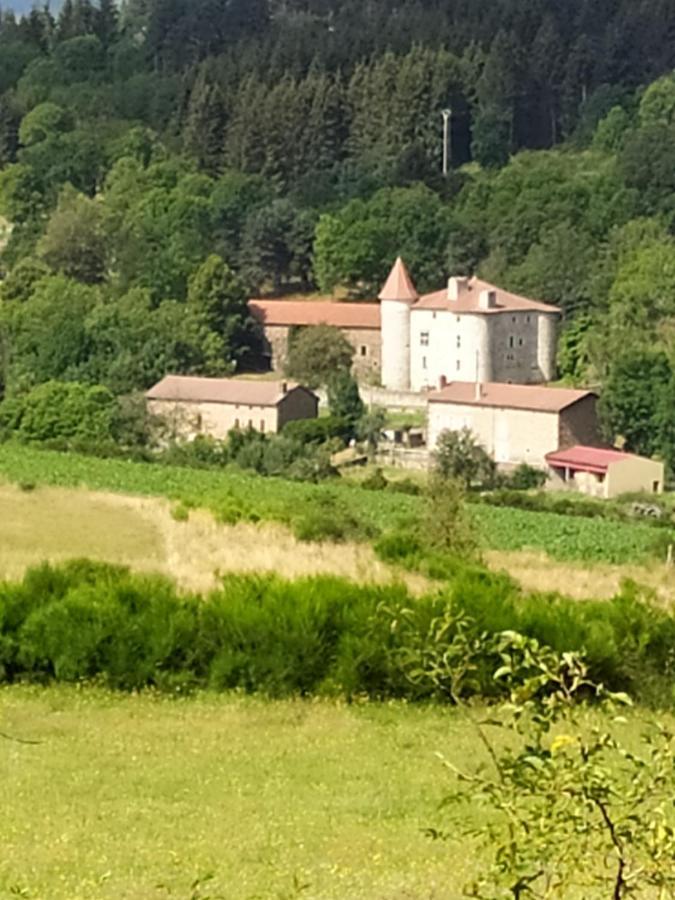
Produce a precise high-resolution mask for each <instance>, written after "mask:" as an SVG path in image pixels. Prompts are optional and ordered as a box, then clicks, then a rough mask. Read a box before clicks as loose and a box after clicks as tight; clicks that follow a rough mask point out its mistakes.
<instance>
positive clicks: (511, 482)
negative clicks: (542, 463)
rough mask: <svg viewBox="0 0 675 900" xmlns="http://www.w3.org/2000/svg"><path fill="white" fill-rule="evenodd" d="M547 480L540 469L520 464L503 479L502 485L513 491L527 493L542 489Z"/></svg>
mask: <svg viewBox="0 0 675 900" xmlns="http://www.w3.org/2000/svg"><path fill="white" fill-rule="evenodd" d="M547 479H548V475H547V474H546V472H544V471H543V470H542V469H537V468H535V467H534V466H528V464H527V463H521V464H520V465H519V466H516V468H515V469H514V470H513V472H511V473H510V474H509V475H507V476H506V477H505V478H504V483H505V485H506V486H507V487H510V488H511V489H512V490H514V491H529V490H533V489H539V488H543V486H544V485H545V484H546V481H547Z"/></svg>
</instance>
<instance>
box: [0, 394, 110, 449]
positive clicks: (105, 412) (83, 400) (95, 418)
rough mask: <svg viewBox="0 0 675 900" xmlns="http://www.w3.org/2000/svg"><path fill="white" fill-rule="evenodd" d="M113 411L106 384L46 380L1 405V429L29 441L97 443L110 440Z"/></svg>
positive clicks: (92, 445) (73, 444)
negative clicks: (103, 385) (102, 385)
mask: <svg viewBox="0 0 675 900" xmlns="http://www.w3.org/2000/svg"><path fill="white" fill-rule="evenodd" d="M116 412H117V410H116V401H115V398H114V397H113V395H112V394H111V393H110V391H109V390H108V389H107V388H104V387H100V386H94V387H91V386H89V385H85V384H78V383H77V382H60V381H48V382H46V383H45V384H41V385H39V386H38V387H36V388H33V390H32V391H30V392H29V393H28V394H26V395H25V396H23V397H19V398H13V399H11V400H6V401H4V402H3V403H2V404H1V405H0V430H2V432H4V433H5V434H6V435H7V434H14V435H15V436H16V437H18V438H19V439H20V440H23V441H28V442H31V443H49V442H63V444H64V445H65V446H75V445H77V446H88V447H96V445H98V444H104V445H107V444H111V443H112V442H113V431H114V422H115V417H116Z"/></svg>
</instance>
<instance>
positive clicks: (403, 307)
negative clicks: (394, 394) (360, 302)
mask: <svg viewBox="0 0 675 900" xmlns="http://www.w3.org/2000/svg"><path fill="white" fill-rule="evenodd" d="M418 299H419V295H418V293H417V291H416V290H415V285H414V284H413V281H412V278H411V277H410V275H409V274H408V270H407V269H406V267H405V263H404V262H403V260H402V259H401V257H400V256H399V257H398V259H397V260H396V262H395V263H394V267H393V269H392V270H391V272H390V273H389V278H387V282H386V284H385V286H384V287H383V288H382V291H381V292H380V319H381V328H382V331H381V334H382V385H383V387H385V388H389V390H393V391H407V390H409V389H410V307H411V306H412V305H413V303H415V302H416V301H417V300H418Z"/></svg>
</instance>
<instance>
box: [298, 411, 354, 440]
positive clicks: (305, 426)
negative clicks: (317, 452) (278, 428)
mask: <svg viewBox="0 0 675 900" xmlns="http://www.w3.org/2000/svg"><path fill="white" fill-rule="evenodd" d="M349 432H350V424H349V422H348V421H346V420H345V419H341V418H338V417H337V416H322V417H321V418H318V419H297V420H296V421H294V422H287V423H286V425H284V429H283V432H282V433H283V434H284V435H285V436H286V437H289V438H292V439H293V440H295V441H297V442H298V443H300V444H324V443H326V441H329V440H331V439H332V438H340V440H342V441H344V440H346V439H347V437H348V435H349Z"/></svg>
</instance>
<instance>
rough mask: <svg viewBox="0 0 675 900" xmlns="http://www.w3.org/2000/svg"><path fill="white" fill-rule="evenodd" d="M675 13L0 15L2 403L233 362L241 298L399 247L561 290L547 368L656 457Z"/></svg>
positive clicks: (654, 4)
mask: <svg viewBox="0 0 675 900" xmlns="http://www.w3.org/2000/svg"><path fill="white" fill-rule="evenodd" d="M674 30H675V2H674V0H641V2H635V0H592V2H591V0H570V2H567V3H565V4H564V9H563V8H562V5H561V4H559V3H555V2H554V0H486V2H484V3H481V4H476V3H472V2H470V0H445V2H440V0H400V2H394V0H377V2H375V0H371V2H368V0H127V2H125V3H123V4H121V5H119V6H118V5H116V4H115V3H114V2H113V0H100V2H99V3H98V4H94V3H92V2H90V0H65V2H64V3H63V4H62V5H61V8H60V11H59V12H58V14H55V13H52V12H50V10H49V7H48V6H45V7H41V6H37V7H34V8H33V9H32V11H31V12H30V13H29V14H27V15H24V16H17V15H15V14H13V13H12V12H8V11H5V12H3V13H2V15H1V17H0V215H1V216H2V217H3V219H2V222H1V223H0V246H2V254H1V256H0V274H1V275H2V282H1V283H0V295H1V298H2V304H1V306H0V338H1V341H0V355H1V359H0V363H1V366H0V373H1V381H2V391H3V393H4V396H5V398H6V399H5V402H4V404H3V405H5V404H7V403H11V401H12V399H13V398H16V397H18V396H22V395H25V394H26V393H27V392H30V391H31V390H33V389H35V388H36V387H37V386H39V385H41V384H44V383H45V382H53V381H56V382H80V383H82V384H83V385H87V386H97V387H101V388H104V389H105V390H107V391H108V392H111V393H112V394H113V395H115V396H126V395H129V394H132V393H133V392H135V391H139V390H141V389H144V388H146V387H148V386H149V385H150V384H152V383H153V382H154V381H155V380H157V379H158V378H160V377H161V376H163V375H164V374H165V372H166V371H168V370H174V371H180V372H184V373H203V374H221V373H227V372H230V371H232V370H233V369H234V368H236V367H237V366H238V365H242V364H245V363H246V361H247V359H248V358H249V355H250V353H251V352H252V351H254V350H255V340H256V339H255V333H254V329H253V327H252V323H251V322H250V321H249V318H248V315H247V306H246V300H247V298H248V297H249V296H251V295H253V294H258V293H268V294H270V295H275V294H281V293H285V292H291V291H293V292H297V291H320V292H323V293H328V292H334V293H336V294H338V295H340V296H350V297H352V298H354V299H358V298H361V297H364V298H369V297H370V298H372V296H373V293H374V292H376V290H377V288H378V287H379V285H380V283H381V282H382V280H383V278H384V277H385V276H386V273H387V271H388V269H389V267H390V265H391V262H392V260H393V258H394V257H395V256H396V255H397V254H399V253H400V254H402V255H403V256H404V258H405V259H406V262H407V263H408V265H409V267H410V270H411V272H412V273H413V276H414V278H415V280H416V282H417V284H418V286H419V287H420V288H422V289H428V288H431V287H437V286H438V285H439V284H440V283H442V281H443V279H444V278H445V277H446V275H447V274H449V273H450V272H452V273H455V274H460V273H462V272H469V271H477V272H479V273H480V274H481V275H482V276H483V277H485V278H487V279H488V280H490V281H493V282H495V283H497V284H499V285H501V286H504V287H506V288H509V289H513V290H517V291H520V292H522V293H524V294H526V295H529V296H532V297H535V298H537V299H542V300H546V301H549V302H554V303H557V304H559V305H560V306H561V307H562V309H563V311H564V327H563V332H562V337H561V343H560V353H559V371H560V376H561V378H563V379H564V380H566V381H568V382H571V383H577V384H586V385H592V386H596V385H597V386H599V387H602V394H603V416H604V421H605V426H606V429H607V434H608V437H611V438H616V437H619V436H620V437H621V438H623V440H624V442H625V446H626V447H627V448H628V449H631V450H635V451H637V452H642V453H647V454H654V453H657V454H661V455H663V456H664V457H665V458H666V459H667V460H668V462H669V463H670V465H671V467H672V465H673V463H675V417H674V416H673V414H672V410H673V407H674V404H675V374H674V372H675V238H674V229H675V149H674V148H675V140H674V139H675V74H673V69H675V41H674V40H673V38H674V37H675V34H674V33H673V32H674ZM446 108H450V109H451V110H452V126H451V142H450V143H451V164H452V165H451V171H450V173H449V175H448V177H447V178H443V177H442V175H441V155H442V142H441V135H442V118H441V113H442V110H444V109H446Z"/></svg>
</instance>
